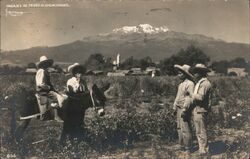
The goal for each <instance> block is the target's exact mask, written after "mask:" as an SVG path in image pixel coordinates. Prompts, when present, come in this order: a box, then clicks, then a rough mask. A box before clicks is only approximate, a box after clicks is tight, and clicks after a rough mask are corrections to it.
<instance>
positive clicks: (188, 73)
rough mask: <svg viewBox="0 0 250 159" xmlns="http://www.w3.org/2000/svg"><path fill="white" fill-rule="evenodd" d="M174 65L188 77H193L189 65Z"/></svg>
mask: <svg viewBox="0 0 250 159" xmlns="http://www.w3.org/2000/svg"><path fill="white" fill-rule="evenodd" d="M174 67H175V68H176V69H177V70H178V71H181V72H182V73H184V74H185V75H187V76H188V77H191V78H194V76H193V75H192V74H191V73H190V72H189V70H190V66H189V65H186V64H184V65H182V66H181V65H174Z"/></svg>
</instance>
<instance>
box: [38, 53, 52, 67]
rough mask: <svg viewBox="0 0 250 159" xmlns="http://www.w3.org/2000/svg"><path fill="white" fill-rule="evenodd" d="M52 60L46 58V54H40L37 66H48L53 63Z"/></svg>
mask: <svg viewBox="0 0 250 159" xmlns="http://www.w3.org/2000/svg"><path fill="white" fill-rule="evenodd" d="M53 63H54V61H53V60H52V59H48V58H47V57H46V56H41V57H40V60H39V62H38V63H37V67H38V68H48V67H51V66H52V65H53Z"/></svg>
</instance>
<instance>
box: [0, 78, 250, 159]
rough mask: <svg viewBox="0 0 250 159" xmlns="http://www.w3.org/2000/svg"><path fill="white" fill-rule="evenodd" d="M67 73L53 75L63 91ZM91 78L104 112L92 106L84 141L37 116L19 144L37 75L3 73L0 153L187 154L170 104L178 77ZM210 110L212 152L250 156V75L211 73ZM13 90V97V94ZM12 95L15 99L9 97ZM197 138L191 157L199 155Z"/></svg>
mask: <svg viewBox="0 0 250 159" xmlns="http://www.w3.org/2000/svg"><path fill="white" fill-rule="evenodd" d="M67 78H68V77H64V76H63V75H54V76H53V77H52V82H53V83H55V87H56V88H57V89H59V90H60V91H63V90H64V89H65V84H66V80H67ZM85 78H86V80H87V83H96V84H97V85H98V86H103V85H105V84H107V83H110V84H111V87H110V89H109V90H108V91H107V92H106V95H107V98H108V101H107V103H106V107H105V108H106V115H105V116H104V117H99V116H98V115H97V114H96V113H95V112H94V111H93V110H92V109H89V110H88V111H87V115H86V119H85V130H86V131H85V134H84V141H81V142H78V141H68V142H67V145H66V146H65V147H62V146H60V145H59V143H58V137H59V134H60V132H61V128H62V123H57V122H55V121H44V122H42V121H39V120H36V119H34V120H33V121H32V122H31V124H30V125H29V127H28V129H27V131H26V133H25V136H24V140H23V142H22V143H21V144H17V143H15V142H14V141H13V140H12V132H13V130H14V129H15V127H16V125H17V124H18V123H19V121H18V114H19V113H18V112H19V110H20V106H21V103H22V100H21V99H20V98H19V97H20V96H21V95H25V97H27V98H29V94H30V93H34V88H35V86H34V76H28V75H26V76H13V75H12V76H0V91H1V93H0V132H1V153H0V158H22V157H23V158H25V157H26V158H31V157H33V158H53V159H56V158H58V159H59V158H145V159H146V158H185V156H183V154H182V152H181V151H180V150H179V149H178V147H177V132H176V123H175V117H174V116H173V115H172V111H171V108H172V104H173V101H174V97H175V94H176V89H177V84H178V80H177V79H176V78H175V77H167V76H166V77H156V78H150V77H145V76H127V77H106V76H97V77H96V76H91V77H85ZM210 79H211V81H212V83H213V93H212V112H210V115H209V119H210V120H209V126H208V136H209V142H210V150H211V153H212V158H249V152H250V133H249V132H250V122H249V121H250V106H249V103H250V98H249V97H250V95H249V94H250V79H249V78H229V77H211V78H210ZM10 95H12V97H11V96H10ZM6 96H9V98H10V99H11V100H5V97H6ZM196 150H197V142H196V141H194V151H193V152H192V154H191V157H190V158H198V156H197V151H196Z"/></svg>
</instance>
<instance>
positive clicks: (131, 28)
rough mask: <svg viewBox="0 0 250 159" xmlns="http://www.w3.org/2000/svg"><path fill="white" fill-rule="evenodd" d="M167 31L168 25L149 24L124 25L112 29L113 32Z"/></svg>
mask: <svg viewBox="0 0 250 159" xmlns="http://www.w3.org/2000/svg"><path fill="white" fill-rule="evenodd" d="M167 31H169V29H168V27H166V26H161V27H159V28H158V27H153V26H152V25H150V24H139V25H138V26H124V27H121V28H117V29H114V30H113V32H114V33H124V34H127V33H148V34H155V33H160V32H167Z"/></svg>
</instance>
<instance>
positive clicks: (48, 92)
mask: <svg viewBox="0 0 250 159" xmlns="http://www.w3.org/2000/svg"><path fill="white" fill-rule="evenodd" d="M53 63H54V61H53V60H52V59H48V58H47V57H46V56H41V57H40V61H39V62H38V63H37V67H38V70H37V72H36V78H35V80H36V97H37V101H38V106H39V110H40V119H41V120H44V114H45V113H46V111H47V110H48V105H49V103H50V102H49V99H51V98H53V99H57V97H56V95H55V94H56V92H57V91H56V90H55V89H54V87H53V85H52V83H51V81H50V73H49V71H48V68H49V67H51V66H52V65H53ZM54 115H55V120H57V121H59V122H61V121H62V120H61V119H60V118H59V117H58V115H57V109H54Z"/></svg>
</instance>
